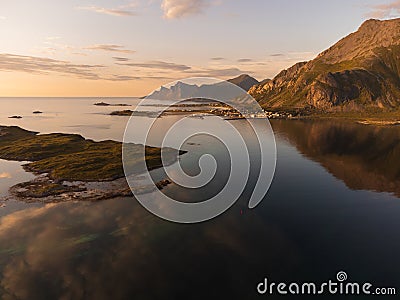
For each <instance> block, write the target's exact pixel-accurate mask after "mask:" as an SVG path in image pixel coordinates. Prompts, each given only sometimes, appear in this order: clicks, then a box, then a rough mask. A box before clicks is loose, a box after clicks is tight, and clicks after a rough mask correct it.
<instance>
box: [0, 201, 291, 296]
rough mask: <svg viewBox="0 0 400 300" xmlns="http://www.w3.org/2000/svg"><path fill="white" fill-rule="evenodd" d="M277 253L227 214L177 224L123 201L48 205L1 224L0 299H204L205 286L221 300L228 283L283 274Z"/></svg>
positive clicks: (254, 226)
mask: <svg viewBox="0 0 400 300" xmlns="http://www.w3.org/2000/svg"><path fill="white" fill-rule="evenodd" d="M260 237H263V238H262V241H266V242H262V241H260ZM271 244H273V245H274V247H270V246H271ZM285 249H293V245H291V244H290V243H288V241H287V240H286V239H285V238H284V237H283V236H282V234H281V233H280V232H277V231H276V230H275V229H272V228H270V227H269V226H267V225H266V224H265V223H264V221H262V220H261V219H260V218H259V217H257V216H256V215H253V214H250V213H249V214H248V216H247V215H243V216H240V215H239V214H237V211H234V210H233V211H231V213H227V214H224V215H223V216H221V217H220V218H218V219H217V220H215V221H212V222H207V223H203V224H198V225H190V226H185V225H181V224H174V223H170V222H165V221H163V220H161V219H158V218H157V217H155V216H153V215H151V214H150V213H148V212H147V211H145V210H144V209H143V208H142V207H141V206H140V205H139V204H138V203H137V202H136V201H134V200H132V199H115V200H109V201H103V202H98V203H91V204H89V203H77V204H73V203H67V204H51V205H47V206H45V207H42V208H37V209H29V210H25V211H21V212H17V213H14V214H11V215H9V216H6V217H4V218H3V219H1V221H0V254H1V255H0V266H1V275H0V280H1V284H0V294H1V293H2V291H4V292H5V294H6V296H5V297H4V299H7V297H9V298H10V299H13V298H19V299H43V298H52V299H60V298H61V299H80V298H88V299H110V298H112V299H121V298H132V297H133V296H135V297H136V298H138V299H142V298H146V299H154V298H168V297H175V298H178V297H179V296H182V295H193V294H192V293H193V291H196V295H197V296H198V297H200V298H201V297H202V296H205V295H210V294H209V292H210V291H209V289H207V288H204V287H207V286H210V285H211V286H212V287H213V288H215V289H216V290H215V291H214V292H213V295H214V296H217V295H220V296H223V295H224V293H226V292H227V291H228V292H229V289H232V283H233V282H236V283H237V286H235V290H236V289H237V290H240V291H247V292H246V293H249V292H251V291H252V290H253V285H254V283H256V282H258V280H259V276H263V275H264V274H265V272H268V274H283V273H281V272H287V267H288V266H289V265H290V264H293V259H295V258H294V257H293V256H292V255H291V254H290V253H289V250H285ZM260 257H262V258H263V261H257V259H255V258H260ZM281 257H284V259H280V258H281ZM271 272H272V273H271ZM277 272H278V273H277ZM217 283H218V284H217ZM187 293H190V294H187ZM225 295H226V294H225ZM246 295H247V294H246ZM246 295H242V296H246Z"/></svg>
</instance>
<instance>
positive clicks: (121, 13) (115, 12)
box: [77, 6, 136, 17]
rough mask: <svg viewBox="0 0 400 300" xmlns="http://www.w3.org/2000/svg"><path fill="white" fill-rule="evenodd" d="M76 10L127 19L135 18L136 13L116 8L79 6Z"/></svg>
mask: <svg viewBox="0 0 400 300" xmlns="http://www.w3.org/2000/svg"><path fill="white" fill-rule="evenodd" d="M77 9H80V10H88V11H92V12H96V13H99V14H105V15H110V16H116V17H128V16H135V15H136V13H135V12H133V11H130V10H123V9H118V8H104V7H99V6H79V7H77Z"/></svg>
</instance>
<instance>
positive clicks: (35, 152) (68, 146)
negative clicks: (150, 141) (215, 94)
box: [0, 127, 183, 181]
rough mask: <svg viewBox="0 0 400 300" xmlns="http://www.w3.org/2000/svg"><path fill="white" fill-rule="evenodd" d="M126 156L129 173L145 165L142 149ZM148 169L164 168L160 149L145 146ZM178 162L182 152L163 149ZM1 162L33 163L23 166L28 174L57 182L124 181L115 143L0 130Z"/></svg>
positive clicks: (132, 146) (15, 129)
mask: <svg viewBox="0 0 400 300" xmlns="http://www.w3.org/2000/svg"><path fill="white" fill-rule="evenodd" d="M125 147H126V148H125V149H127V151H126V153H127V155H128V158H129V159H128V161H129V164H130V167H131V168H130V169H132V170H135V173H136V171H137V173H140V172H142V171H144V170H141V169H140V168H139V166H140V165H142V164H141V163H143V158H142V156H141V153H142V151H143V147H144V146H143V145H138V144H129V145H128V147H127V146H126V145H125ZM145 151H146V163H147V167H148V169H154V168H158V167H161V166H162V162H161V149H160V148H156V147H147V146H146V149H145ZM164 153H166V154H167V155H170V156H171V157H172V158H176V157H177V155H178V154H182V153H183V152H181V151H179V152H178V151H177V150H175V149H170V148H167V149H164ZM0 158H1V159H6V160H16V161H30V163H28V164H26V165H24V168H25V169H26V170H28V171H31V172H34V173H38V174H42V173H48V174H49V177H50V178H51V179H54V180H67V181H108V180H114V179H117V178H121V177H124V170H123V165H122V143H120V142H115V141H102V142H94V141H92V140H86V139H84V138H83V137H82V136H80V135H76V134H61V133H54V134H44V135H38V134H36V133H34V132H30V131H26V130H24V129H21V128H19V127H0Z"/></svg>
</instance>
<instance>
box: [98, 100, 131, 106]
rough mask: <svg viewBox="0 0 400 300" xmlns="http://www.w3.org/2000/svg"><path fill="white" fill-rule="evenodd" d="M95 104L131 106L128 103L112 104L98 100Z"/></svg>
mask: <svg viewBox="0 0 400 300" xmlns="http://www.w3.org/2000/svg"><path fill="white" fill-rule="evenodd" d="M93 105H94V106H131V105H129V104H126V103H117V104H110V103H107V102H103V101H102V102H96V103H95V104H93Z"/></svg>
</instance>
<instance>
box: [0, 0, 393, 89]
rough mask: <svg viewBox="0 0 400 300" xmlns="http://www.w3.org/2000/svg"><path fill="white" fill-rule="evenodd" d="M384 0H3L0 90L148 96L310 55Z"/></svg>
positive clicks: (266, 74) (389, 5)
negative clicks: (174, 84) (178, 84)
mask: <svg viewBox="0 0 400 300" xmlns="http://www.w3.org/2000/svg"><path fill="white" fill-rule="evenodd" d="M399 14H400V1H393V0H389V1H382V0H368V1H361V0H335V1H321V0H318V1H317V0H298V1H293V0H133V1H132V0H81V1H76V0H57V1H54V0H1V1H0V41H1V44H0V45H1V46H0V96H3V97H13V96H17V97H19V96H26V97H33V96H60V97H66V96H71V97H72V96H77V97H78V96H94V97H97V96H99V97H106V96H144V95H147V94H149V93H151V92H152V91H153V90H155V89H157V88H159V87H160V86H161V85H165V84H168V83H169V82H171V81H175V80H179V79H184V78H188V77H203V76H207V77H208V76H210V77H216V78H221V79H228V78H232V77H235V76H237V75H240V74H242V73H247V74H249V75H251V76H254V77H255V78H257V79H258V80H263V79H265V78H272V77H274V76H275V75H276V74H277V73H279V72H280V71H281V70H282V69H285V68H288V67H290V66H291V65H293V64H295V63H296V62H299V61H305V60H310V59H312V58H314V57H315V56H316V55H317V54H318V53H320V52H322V51H323V50H324V49H326V48H328V47H330V46H331V45H332V44H334V43H335V42H337V41H338V40H339V39H341V38H342V37H344V36H346V35H347V34H349V33H351V32H353V31H356V30H357V28H358V27H359V26H360V25H361V24H362V22H363V21H365V20H367V19H369V18H379V19H388V18H394V17H397V16H398V15H399Z"/></svg>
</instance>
